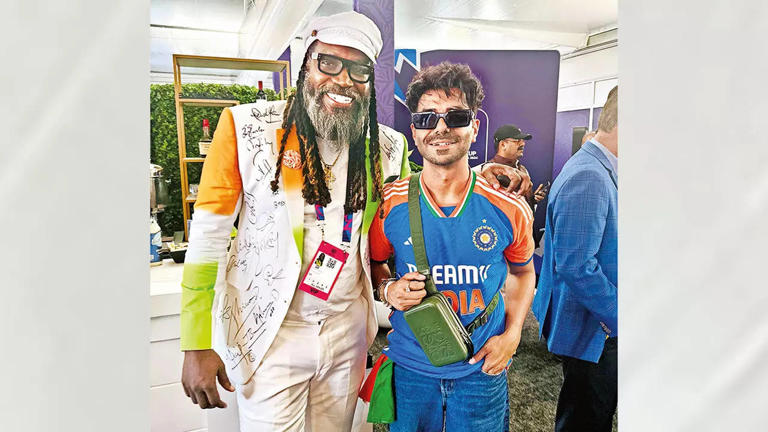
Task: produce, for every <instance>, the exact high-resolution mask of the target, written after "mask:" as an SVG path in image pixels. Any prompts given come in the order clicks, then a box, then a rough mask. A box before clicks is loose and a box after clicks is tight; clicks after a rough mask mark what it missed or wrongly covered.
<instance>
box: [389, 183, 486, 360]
mask: <svg viewBox="0 0 768 432" xmlns="http://www.w3.org/2000/svg"><path fill="white" fill-rule="evenodd" d="M408 216H409V218H410V225H411V241H412V243H413V253H414V256H415V258H416V268H417V271H418V272H419V273H421V274H423V275H424V276H426V279H425V281H424V285H425V290H426V291H427V295H426V297H424V299H423V300H422V301H421V303H419V304H418V305H416V306H413V307H411V308H410V309H408V310H407V311H405V312H404V313H403V316H404V317H405V321H406V322H407V323H408V326H409V327H410V328H411V331H412V332H413V334H414V336H416V340H418V341H419V344H420V345H421V349H422V350H423V351H424V353H425V354H426V355H427V358H428V359H429V362H430V363H432V364H433V365H434V366H444V365H447V364H451V363H456V362H459V361H466V360H468V359H469V358H470V357H471V356H472V355H473V354H474V346H473V345H472V339H471V338H470V335H471V334H472V332H473V331H474V330H475V329H476V328H477V327H480V326H481V325H483V324H485V323H486V322H487V321H488V316H490V314H491V312H493V310H494V309H495V308H496V306H497V305H498V303H499V292H496V295H494V296H493V299H492V300H491V302H490V303H488V306H487V307H486V308H485V310H484V311H483V312H481V313H480V315H478V316H477V317H476V318H475V319H474V320H473V321H472V322H471V323H469V325H467V327H464V326H463V325H462V324H461V321H459V317H458V315H456V313H455V312H454V311H453V308H452V307H451V302H450V300H448V298H447V297H446V296H444V295H443V294H442V293H441V292H439V291H438V290H437V288H436V287H435V283H434V281H433V280H432V277H431V274H430V270H429V269H430V267H429V262H428V261H427V252H426V249H425V248H424V232H423V230H422V226H421V204H420V201H419V174H418V173H417V174H413V175H412V176H411V179H410V183H409V185H408Z"/></svg>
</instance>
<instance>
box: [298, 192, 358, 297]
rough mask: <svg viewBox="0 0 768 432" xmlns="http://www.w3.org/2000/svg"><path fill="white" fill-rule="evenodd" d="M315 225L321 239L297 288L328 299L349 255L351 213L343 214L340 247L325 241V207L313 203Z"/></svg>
mask: <svg viewBox="0 0 768 432" xmlns="http://www.w3.org/2000/svg"><path fill="white" fill-rule="evenodd" d="M315 215H316V216H317V226H318V228H320V235H321V236H322V237H321V241H320V246H318V248H317V251H316V252H315V255H314V256H313V257H312V261H311V262H310V264H309V266H308V267H307V272H306V273H305V274H304V278H303V279H302V280H301V283H300V284H299V289H300V290H302V291H304V292H307V293H309V294H311V295H313V296H315V297H317V298H319V299H321V300H328V297H329V296H330V295H331V290H333V287H334V285H336V281H337V280H338V278H339V275H340V274H341V269H342V268H343V267H344V263H346V262H347V258H348V257H349V246H350V243H351V242H352V213H346V214H345V215H344V226H343V228H342V231H341V247H337V246H334V245H332V244H331V243H328V242H327V241H325V209H324V208H323V206H320V205H317V204H315Z"/></svg>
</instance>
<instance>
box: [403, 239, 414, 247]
mask: <svg viewBox="0 0 768 432" xmlns="http://www.w3.org/2000/svg"><path fill="white" fill-rule="evenodd" d="M403 246H413V241H412V240H411V238H410V237H408V240H406V241H404V242H403Z"/></svg>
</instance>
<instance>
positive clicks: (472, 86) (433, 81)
mask: <svg viewBox="0 0 768 432" xmlns="http://www.w3.org/2000/svg"><path fill="white" fill-rule="evenodd" d="M454 88H456V89H459V90H461V92H462V94H463V96H464V99H465V102H466V103H467V105H468V106H469V108H470V109H471V110H472V111H473V112H475V113H477V110H478V109H479V108H480V104H481V103H482V102H483V98H484V97H485V93H483V85H482V84H480V80H479V79H477V77H476V76H475V74H473V73H472V70H471V69H470V68H469V66H468V65H465V64H460V63H450V62H442V63H440V64H439V65H437V66H428V67H426V68H424V69H422V70H420V71H419V72H418V73H417V74H416V76H414V77H413V80H411V83H410V84H408V90H407V91H406V92H405V104H406V105H408V109H409V110H411V112H416V111H417V109H418V108H417V107H418V105H419V99H421V96H422V95H423V94H424V93H425V92H427V91H429V90H442V91H443V92H445V95H446V96H450V95H451V89H454Z"/></svg>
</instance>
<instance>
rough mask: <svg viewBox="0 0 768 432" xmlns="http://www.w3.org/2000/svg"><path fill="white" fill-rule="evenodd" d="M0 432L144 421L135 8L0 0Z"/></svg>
mask: <svg viewBox="0 0 768 432" xmlns="http://www.w3.org/2000/svg"><path fill="white" fill-rule="evenodd" d="M3 18H4V19H3V25H2V26H0V29H1V30H0V31H2V40H3V41H4V49H3V62H2V65H1V66H0V77H1V78H2V79H0V82H2V87H0V88H2V90H0V92H2V94H0V100H2V104H0V119H2V120H1V121H2V125H3V126H2V128H3V133H2V135H3V138H2V149H1V151H2V155H1V156H0V199H1V200H2V203H3V204H2V211H0V239H2V240H0V290H2V304H3V311H2V313H0V329H2V330H1V331H2V336H0V337H1V339H2V345H3V348H2V353H3V355H2V360H0V362H1V363H2V364H0V370H1V372H0V377H2V383H3V387H4V389H5V390H4V391H2V392H0V430H2V431H31V432H38V431H40V432H42V431H110V432H122V431H125V432H137V431H147V430H149V404H148V399H149V391H148V389H149V377H148V375H149V374H148V372H149V365H148V362H149V359H148V347H149V344H148V343H147V342H148V337H149V319H148V317H149V296H148V291H149V268H148V253H149V249H148V247H149V244H148V241H149V232H148V227H149V215H148V200H147V197H148V190H149V182H148V176H147V174H148V171H147V169H148V167H147V163H148V162H149V121H148V120H149V73H148V69H149V68H148V66H149V2H148V1H147V0H115V1H100V0H86V1H67V2H36V1H29V2H26V1H25V2H9V3H8V4H7V5H5V4H4V8H3Z"/></svg>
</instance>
